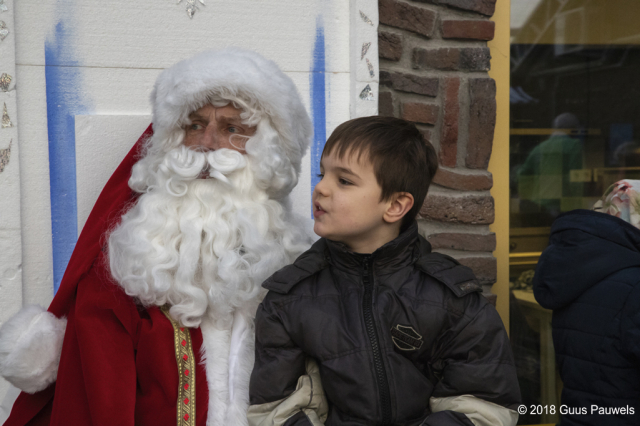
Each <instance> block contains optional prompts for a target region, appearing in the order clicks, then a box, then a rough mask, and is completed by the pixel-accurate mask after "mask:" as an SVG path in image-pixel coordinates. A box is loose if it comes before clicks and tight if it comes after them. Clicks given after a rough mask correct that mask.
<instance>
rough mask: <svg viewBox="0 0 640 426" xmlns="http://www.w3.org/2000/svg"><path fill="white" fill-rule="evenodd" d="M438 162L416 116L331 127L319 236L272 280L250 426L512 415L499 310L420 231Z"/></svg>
mask: <svg viewBox="0 0 640 426" xmlns="http://www.w3.org/2000/svg"><path fill="white" fill-rule="evenodd" d="M436 169H437V158H436V154H435V152H434V149H433V147H432V146H431V145H430V144H429V143H428V142H425V140H424V139H423V137H422V135H421V133H420V132H419V130H418V129H417V128H416V127H415V126H414V125H413V124H411V123H409V122H407V121H404V120H400V119H396V118H389V117H364V118H358V119H355V120H351V121H348V122H346V123H344V124H342V125H340V126H338V128H337V129H336V130H335V131H334V132H333V134H332V135H331V137H330V138H329V140H328V141H327V144H326V146H325V148H324V152H323V153H322V159H321V161H320V170H321V174H320V177H321V180H320V182H319V183H318V185H317V186H316V187H315V190H314V192H313V208H314V219H315V225H314V231H315V232H316V233H317V234H318V235H319V236H320V237H322V238H321V239H320V240H318V242H316V243H315V244H314V245H313V247H312V248H311V249H310V250H308V251H307V252H305V253H304V254H302V255H301V256H300V257H299V258H298V259H297V260H296V261H295V263H294V264H293V265H290V266H287V267H285V268H283V269H281V270H280V271H278V272H276V273H275V274H274V275H273V276H272V277H271V278H269V279H268V280H267V281H266V282H265V283H264V284H263V286H264V287H265V288H267V289H268V290H269V293H268V294H267V296H266V297H265V299H264V301H263V302H262V304H261V305H260V307H259V309H258V312H257V314H256V360H255V366H254V370H253V373H252V376H251V385H250V399H251V408H250V410H249V417H250V423H251V424H261V425H264V424H271V425H286V426H289V425H316V424H322V421H325V419H326V423H325V424H326V425H349V426H356V425H406V426H413V425H416V426H417V425H442V426H449V425H465V426H472V425H492V426H495V425H515V423H516V421H517V418H518V415H517V413H516V412H515V411H513V410H514V409H515V408H516V407H517V406H518V404H519V402H520V390H519V387H518V382H517V379H516V373H515V368H514V365H513V359H512V355H511V349H510V346H509V341H508V337H507V334H506V332H505V330H504V327H503V325H502V322H501V320H500V318H499V316H498V314H497V312H496V311H495V309H494V308H493V306H491V305H490V304H489V303H488V302H487V301H486V300H485V298H484V297H482V295H481V294H480V291H481V287H480V286H479V284H478V282H477V280H476V279H475V277H474V276H473V273H472V272H471V270H470V269H468V268H466V267H464V266H461V265H460V264H459V263H458V262H457V261H455V260H454V259H452V258H450V257H448V256H445V255H442V254H438V253H431V246H430V245H429V243H428V242H427V241H426V240H425V239H424V238H422V237H421V236H420V235H419V234H418V226H417V224H416V221H415V217H416V215H417V213H418V211H419V210H420V207H421V206H422V203H423V201H424V199H425V196H426V194H427V189H428V187H429V183H430V182H431V179H432V178H433V176H434V174H435V172H436ZM309 357H310V358H313V359H315V360H316V361H317V364H318V367H319V376H320V379H321V387H320V383H319V380H317V379H314V373H316V374H317V368H316V367H314V365H313V364H311V363H309V362H308V361H307V359H308V358H309ZM305 364H307V373H308V374H309V375H308V376H307V375H305ZM301 376H302V378H301ZM313 386H315V388H314V389H307V390H311V395H309V393H306V394H302V393H301V392H303V388H305V387H307V388H311V387H313ZM319 387H320V389H318V388H319ZM322 387H323V388H324V392H325V393H326V398H327V400H328V404H329V409H328V413H327V407H326V404H323V402H322V400H321V398H320V397H321V395H319V394H321V392H322V389H321V388H322ZM305 395H306V396H305ZM285 408H286V409H285ZM292 408H293V410H291V409H292ZM292 413H294V414H293V415H291V414H292Z"/></svg>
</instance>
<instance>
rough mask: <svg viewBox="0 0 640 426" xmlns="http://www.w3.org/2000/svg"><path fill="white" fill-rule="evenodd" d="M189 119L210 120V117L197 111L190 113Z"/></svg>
mask: <svg viewBox="0 0 640 426" xmlns="http://www.w3.org/2000/svg"><path fill="white" fill-rule="evenodd" d="M189 120H200V121H208V118H207V117H205V116H204V115H200V114H199V113H198V112H197V111H194V112H192V113H191V114H189Z"/></svg>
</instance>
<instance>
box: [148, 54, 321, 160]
mask: <svg viewBox="0 0 640 426" xmlns="http://www.w3.org/2000/svg"><path fill="white" fill-rule="evenodd" d="M220 94H222V95H223V96H224V95H231V96H237V97H238V98H241V99H245V100H252V101H255V103H256V104H257V105H259V106H260V109H261V110H262V111H263V112H264V113H265V114H266V116H267V117H269V119H270V121H271V123H272V125H273V127H274V129H275V130H276V131H277V132H278V134H279V135H280V138H281V143H282V145H283V150H284V152H285V153H286V155H287V156H288V159H289V161H290V162H291V164H292V165H293V167H294V168H295V170H296V173H300V162H301V160H302V157H303V156H304V154H305V152H306V150H307V148H308V146H309V144H310V141H311V136H312V126H311V120H310V119H309V116H308V114H307V111H306V110H305V108H304V106H303V105H302V102H301V100H300V95H299V94H298V90H297V89H296V87H295V85H294V84H293V81H291V78H289V77H288V76H287V75H285V74H284V73H283V72H282V71H281V70H280V68H278V66H277V65H276V64H275V62H273V61H270V60H267V59H265V58H263V57H262V56H260V55H259V54H257V53H256V52H252V51H248V50H242V49H238V48H227V49H224V50H218V51H216V50H209V51H205V52H202V53H200V54H197V55H196V56H193V57H192V58H189V59H185V60H183V61H181V62H178V63H177V64H175V65H173V66H172V67H171V68H168V69H166V70H164V71H163V72H162V73H161V74H160V76H159V77H158V79H157V80H156V84H155V86H154V88H153V92H152V93H151V103H152V105H153V130H154V133H160V135H169V134H171V133H172V132H175V130H176V129H182V128H183V126H184V125H185V124H186V123H187V122H188V117H189V114H190V113H192V112H193V111H195V110H196V109H198V108H200V107H202V106H203V105H205V104H206V103H207V100H208V98H209V97H210V96H211V95H220Z"/></svg>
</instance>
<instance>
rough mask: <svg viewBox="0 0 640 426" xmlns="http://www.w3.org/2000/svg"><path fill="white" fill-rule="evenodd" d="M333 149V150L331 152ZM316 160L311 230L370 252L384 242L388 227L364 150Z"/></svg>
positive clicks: (362, 251)
mask: <svg viewBox="0 0 640 426" xmlns="http://www.w3.org/2000/svg"><path fill="white" fill-rule="evenodd" d="M335 151H336V150H335V149H334V152H335ZM334 152H332V153H331V154H329V155H324V156H323V157H322V159H321V160H320V173H321V175H320V176H321V180H320V182H319V183H318V184H317V185H316V187H315V189H314V190H313V197H312V198H313V218H314V221H315V224H314V226H313V231H314V232H315V233H316V234H318V235H319V236H321V237H325V238H328V239H330V240H333V241H339V242H342V243H344V244H346V245H347V246H348V247H349V248H350V249H351V250H353V251H354V252H356V253H372V252H373V251H375V250H376V249H377V248H378V247H380V246H382V245H383V244H385V243H387V242H388V241H390V240H391V239H393V238H395V236H391V238H390V239H389V229H388V228H389V226H388V224H386V223H385V221H384V219H383V216H384V213H385V211H386V210H387V207H388V205H389V203H388V202H385V201H383V202H381V201H380V195H381V194H382V189H381V188H380V185H378V181H377V180H376V177H375V174H374V171H373V165H372V164H371V163H370V162H369V160H368V158H367V155H366V153H363V154H362V155H361V156H360V160H359V161H358V156H357V155H355V154H352V153H349V152H347V153H346V154H345V155H344V157H343V158H342V159H339V158H338V157H337V156H336V155H335V153H334Z"/></svg>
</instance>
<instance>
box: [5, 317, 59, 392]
mask: <svg viewBox="0 0 640 426" xmlns="http://www.w3.org/2000/svg"><path fill="white" fill-rule="evenodd" d="M66 326H67V320H66V319H65V318H62V319H60V318H57V317H56V316H55V315H53V314H52V313H50V312H47V311H46V310H44V308H42V307H40V306H36V305H30V306H25V307H24V308H22V309H21V310H20V311H19V312H18V313H17V314H16V315H14V316H13V317H11V318H10V319H9V320H8V321H7V322H6V323H4V324H3V325H2V327H0V375H2V376H3V377H4V378H5V379H6V380H7V381H9V382H10V383H11V384H13V385H14V386H16V387H17V388H19V389H21V390H23V391H24V392H27V393H36V392H38V391H41V390H43V389H45V388H46V387H47V386H49V385H50V384H51V383H53V382H55V380H56V376H57V374H58V364H59V363H60V353H61V352H62V340H63V339H64V330H65V328H66Z"/></svg>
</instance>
